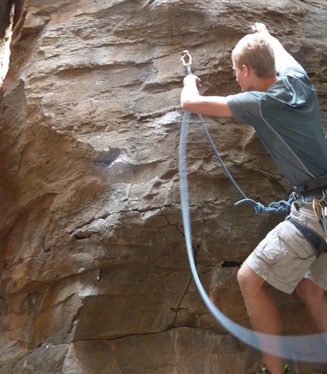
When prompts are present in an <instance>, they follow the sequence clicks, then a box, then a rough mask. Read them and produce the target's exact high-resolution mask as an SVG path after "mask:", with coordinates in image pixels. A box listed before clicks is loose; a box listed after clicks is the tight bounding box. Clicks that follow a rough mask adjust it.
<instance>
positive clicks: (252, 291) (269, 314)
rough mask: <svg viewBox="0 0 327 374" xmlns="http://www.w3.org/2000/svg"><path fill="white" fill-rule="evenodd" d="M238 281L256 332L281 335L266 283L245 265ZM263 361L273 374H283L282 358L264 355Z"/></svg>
mask: <svg viewBox="0 0 327 374" xmlns="http://www.w3.org/2000/svg"><path fill="white" fill-rule="evenodd" d="M237 279H238V282H239V285H240V288H241V291H242V294H243V298H244V302H245V305H246V308H247V311H248V315H249V317H250V319H251V322H252V326H253V328H254V330H255V331H257V332H263V333H266V334H271V335H280V322H279V315H278V310H277V306H276V303H275V302H274V300H273V298H272V297H271V295H270V294H269V292H268V291H267V289H266V283H265V281H264V280H263V279H262V278H261V277H259V276H258V275H257V274H256V273H255V272H254V271H253V270H252V269H250V267H249V266H248V265H247V264H246V263H244V264H243V265H242V267H241V268H240V270H239V272H238V274H237ZM262 360H263V363H264V365H265V366H266V368H267V369H268V370H269V372H270V373H271V374H282V373H283V361H282V359H281V358H280V357H277V356H272V355H270V354H267V353H264V352H263V353H262Z"/></svg>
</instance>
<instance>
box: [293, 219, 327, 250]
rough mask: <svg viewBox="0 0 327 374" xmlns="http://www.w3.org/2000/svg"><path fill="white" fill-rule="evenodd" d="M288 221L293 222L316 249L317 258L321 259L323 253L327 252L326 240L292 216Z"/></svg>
mask: <svg viewBox="0 0 327 374" xmlns="http://www.w3.org/2000/svg"><path fill="white" fill-rule="evenodd" d="M287 221H289V222H291V223H292V224H293V225H294V226H295V227H296V228H297V229H298V230H299V231H300V232H301V233H302V234H303V235H304V236H305V237H306V239H307V240H308V242H309V243H310V244H311V245H312V246H313V247H314V249H315V251H316V255H317V257H319V256H320V255H321V254H322V253H323V252H327V243H326V240H324V239H323V238H322V237H321V236H320V235H318V234H317V233H315V232H314V231H313V230H311V229H310V228H309V227H308V226H305V225H303V224H302V223H300V222H299V221H297V220H295V219H294V218H292V217H291V216H289V217H287Z"/></svg>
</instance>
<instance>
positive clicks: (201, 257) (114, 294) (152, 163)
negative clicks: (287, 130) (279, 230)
mask: <svg viewBox="0 0 327 374" xmlns="http://www.w3.org/2000/svg"><path fill="white" fill-rule="evenodd" d="M4 9H5V8H4V7H2V8H1V9H0V10H1V11H2V12H3V11H4ZM326 17H327V6H326V2H325V1H323V0H312V1H310V0H308V1H306V2H303V1H298V0H293V1H291V0H278V1H275V2H274V3H267V2H266V1H263V0H252V1H250V0H248V1H242V2H240V1H238V0H229V1H227V0H226V1H225V0H222V1H219V2H218V1H214V0H201V1H197V2H194V1H191V0H169V1H168V0H152V1H151V0H150V1H145V0H144V1H143V0H142V1H141V0H102V1H94V0H93V1H91V0H74V1H71V0H57V1H56V2H53V1H52V0H16V1H15V21H14V31H13V39H12V44H11V60H10V66H9V71H8V74H7V76H6V79H5V81H4V83H3V86H2V88H1V95H0V100H1V101H0V111H1V117H0V118H1V123H0V155H1V163H0V196H1V206H0V209H1V215H0V217H1V218H0V219H1V226H0V268H1V273H0V315H1V322H0V329H1V336H0V373H6V374H8V373H15V374H16V373H40V374H41V373H42V374H43V373H44V374H45V373H46V374H49V373H69V374H77V373H78V374H81V373H90V374H91V373H110V374H112V373H114V374H115V373H124V374H134V373H142V374H143V373H165V374H166V373H167V374H168V373H169V374H171V373H183V374H184V373H185V374H193V373H194V374H198V373H221V374H223V373H226V374H231V373H250V372H251V370H253V369H254V368H256V366H257V365H258V363H259V362H260V358H259V355H258V353H257V352H255V351H254V350H252V349H250V348H248V347H246V346H244V345H243V344H241V343H240V342H239V341H238V340H237V339H235V338H234V337H232V336H230V335H229V333H228V332H227V331H225V330H224V329H223V328H222V327H221V326H220V325H219V323H217V322H216V321H215V320H214V319H213V317H212V316H211V314H210V313H209V312H208V310H207V309H206V307H205V306H204V304H203V302H202V300H201V298H200V296H199V294H198V292H197V289H196V287H195V284H194V281H193V279H192V276H191V272H190V269H189V264H188V259H187V254H186V249H185V242H184V235H183V226H182V218H181V211H180V196H179V178H178V140H179V132H180V123H181V115H182V112H181V110H180V106H179V95H180V91H181V87H182V79H183V76H184V75H185V68H184V67H183V66H182V64H181V61H180V57H181V51H182V50H184V49H185V48H187V49H189V51H190V52H191V54H192V56H193V66H192V67H193V71H194V72H195V73H196V74H197V75H199V76H200V77H201V79H202V91H203V93H205V94H213V93H217V94H222V95H227V94H229V93H236V92H238V91H239V87H238V85H237V84H236V82H235V79H234V77H233V74H232V70H231V60H230V53H231V50H232V48H233V47H234V45H235V44H236V43H237V41H238V40H239V38H240V37H241V36H243V35H244V34H246V33H247V32H249V31H250V26H251V24H252V23H253V22H255V21H262V22H264V23H266V24H267V26H268V28H269V29H270V30H271V32H272V33H273V34H274V35H277V36H278V37H279V38H280V40H281V41H282V42H283V43H284V44H285V46H287V48H288V49H289V50H290V51H291V52H292V53H293V54H294V55H295V56H296V58H297V59H298V60H299V61H300V62H301V63H302V64H303V65H304V67H305V68H306V69H307V71H308V74H309V76H310V77H311V79H312V81H313V82H314V84H315V86H316V88H317V91H318V94H319V97H320V102H321V109H322V115H323V120H324V124H325V125H327V68H326V65H325V62H326V57H327V56H326V55H327V52H326V51H327V48H326V47H327V28H326V19H327V18H326ZM206 123H207V125H208V128H209V130H210V132H211V134H212V137H213V139H214V141H215V142H216V144H217V145H218V147H219V150H220V152H221V155H222V157H223V158H224V161H225V162H226V164H227V165H228V167H229V168H230V170H231V172H232V174H233V176H234V178H235V179H236V180H237V182H238V183H239V184H240V185H241V186H242V188H243V189H244V191H245V192H246V194H247V195H248V196H250V197H252V198H254V199H256V200H260V201H261V202H262V203H264V204H268V203H270V202H271V201H276V199H277V200H279V199H281V198H283V199H285V198H287V196H288V193H289V192H290V186H288V184H287V183H286V182H285V181H284V180H283V178H281V176H280V175H279V173H278V171H277V170H276V168H275V166H274V164H273V163H272V161H271V160H270V158H269V156H268V155H267V153H266V151H265V150H264V149H263V147H262V145H261V143H260V142H259V140H258V139H257V137H256V136H255V134H254V132H253V130H252V129H251V128H248V127H246V126H243V125H241V124H238V123H235V122H233V121H231V120H226V119H213V118H206ZM188 161H189V185H190V200H191V204H190V209H191V216H192V230H193V245H194V251H195V255H196V261H197V266H198V270H199V275H200V278H201V280H202V281H203V284H204V286H205V287H206V289H207V291H208V293H209V294H210V297H211V298H212V300H214V301H215V303H216V305H217V306H218V307H219V308H220V309H221V310H222V311H223V312H224V313H226V314H227V315H228V317H230V318H232V319H233V320H234V321H236V322H237V323H240V324H242V325H243V326H246V327H249V326H250V324H249V320H248V318H247V314H246V311H245V308H244V305H243V301H242V298H241V295H240V291H239V289H238V285H237V282H236V272H237V269H238V266H239V265H240V263H241V262H242V261H243V260H244V259H245V258H246V256H247V255H248V254H249V253H250V252H251V250H252V249H253V247H254V246H255V245H256V243H257V242H258V241H259V240H260V239H261V238H262V237H263V236H264V235H265V233H266V232H267V230H268V229H269V228H270V227H273V225H274V224H276V222H277V221H278V220H281V219H282V217H275V216H274V217H272V216H258V215H255V214H254V212H253V210H252V208H249V207H243V206H242V207H238V208H236V207H234V202H235V201H237V200H238V199H239V198H240V196H239V195H238V192H237V191H235V190H234V189H233V188H232V186H231V184H230V182H229V181H228V179H227V178H226V176H225V174H224V173H223V171H222V169H221V167H220V166H219V165H218V162H217V160H216V159H215V157H214V155H213V152H212V150H211V148H210V146H209V145H208V142H207V140H206V138H205V136H204V133H203V130H202V128H201V126H200V125H199V123H198V121H197V118H196V117H194V118H192V122H191V130H190V134H189V137H188ZM272 292H273V293H274V295H275V297H276V300H277V301H278V304H279V307H280V311H281V315H282V324H283V332H284V333H287V334H303V333H312V332H315V331H316V330H315V328H314V326H313V324H312V322H311V320H310V317H309V316H308V315H307V313H306V311H305V310H304V308H303V307H302V305H301V304H300V302H299V301H298V300H297V298H296V297H295V296H287V295H283V294H281V293H278V292H276V291H273V290H272ZM299 367H300V369H301V373H313V372H315V373H316V372H321V373H327V367H326V366H324V365H314V364H305V363H300V364H299ZM319 370H320V371H319Z"/></svg>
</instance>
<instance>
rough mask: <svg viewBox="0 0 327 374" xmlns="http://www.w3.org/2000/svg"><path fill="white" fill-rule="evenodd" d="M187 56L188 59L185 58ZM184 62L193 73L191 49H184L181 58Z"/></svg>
mask: <svg viewBox="0 0 327 374" xmlns="http://www.w3.org/2000/svg"><path fill="white" fill-rule="evenodd" d="M186 58H187V61H186V60H185V59H186ZM181 60H182V63H183V65H184V66H186V69H187V72H188V73H189V74H191V65H192V56H191V55H190V52H189V51H183V56H182V58H181Z"/></svg>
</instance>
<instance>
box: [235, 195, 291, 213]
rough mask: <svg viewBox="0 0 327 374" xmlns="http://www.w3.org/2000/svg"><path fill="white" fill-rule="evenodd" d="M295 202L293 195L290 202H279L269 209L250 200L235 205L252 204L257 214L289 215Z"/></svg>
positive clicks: (271, 204) (270, 205) (243, 200)
mask: <svg viewBox="0 0 327 374" xmlns="http://www.w3.org/2000/svg"><path fill="white" fill-rule="evenodd" d="M294 200H295V198H294V196H293V194H292V195H291V196H290V198H289V200H288V201H285V200H280V201H277V202H273V203H270V204H269V205H268V206H267V207H266V206H264V205H263V204H261V203H259V202H257V201H254V200H252V199H248V198H246V199H242V200H239V201H237V202H236V203H235V204H234V205H236V206H237V205H241V204H244V203H247V204H250V205H251V206H253V208H254V210H255V212H256V213H257V214H264V213H275V214H288V213H289V212H290V210H291V205H292V202H293V201H294Z"/></svg>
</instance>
